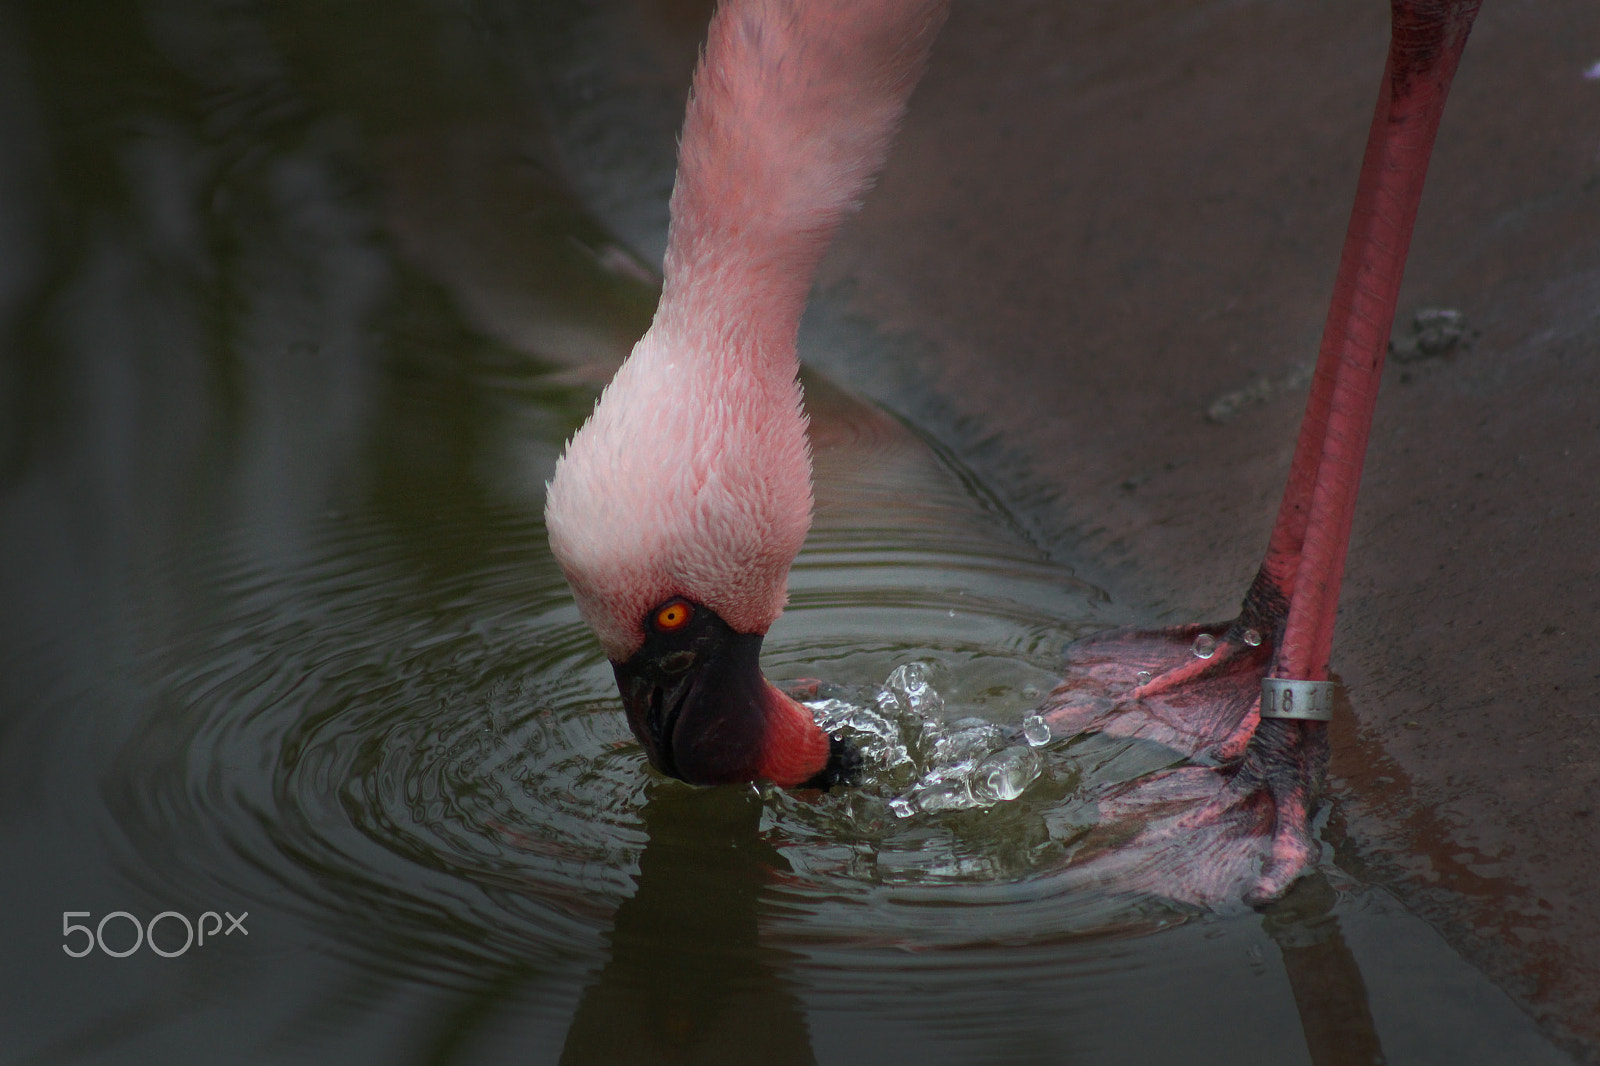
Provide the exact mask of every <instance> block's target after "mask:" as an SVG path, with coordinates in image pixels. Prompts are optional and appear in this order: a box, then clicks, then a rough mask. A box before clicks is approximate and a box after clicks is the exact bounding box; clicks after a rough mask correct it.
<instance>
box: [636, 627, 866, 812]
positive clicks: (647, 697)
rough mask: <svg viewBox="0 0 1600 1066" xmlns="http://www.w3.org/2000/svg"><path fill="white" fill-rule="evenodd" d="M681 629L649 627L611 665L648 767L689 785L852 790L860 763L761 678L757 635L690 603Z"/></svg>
mask: <svg viewBox="0 0 1600 1066" xmlns="http://www.w3.org/2000/svg"><path fill="white" fill-rule="evenodd" d="M691 606H692V607H693V612H692V613H693V617H692V619H691V620H690V621H689V622H688V623H687V624H685V625H683V626H682V627H681V628H680V629H675V630H673V631H670V632H663V631H660V630H658V629H655V628H652V627H650V626H647V627H646V633H647V635H646V638H645V642H644V644H643V646H642V647H640V648H639V650H638V651H636V652H634V654H633V656H632V657H631V658H629V659H628V660H627V661H626V662H621V663H619V662H613V663H612V664H611V666H612V669H613V670H614V671H615V673H616V676H617V687H618V688H619V689H621V690H622V704H623V707H624V708H625V709H626V711H627V713H628V725H629V726H631V727H632V729H633V733H634V736H636V737H638V738H639V743H641V744H643V745H644V750H645V753H646V754H647V755H649V757H650V762H651V764H652V765H654V766H655V768H656V769H658V770H660V771H661V772H662V773H664V774H668V775H670V776H672V777H676V778H678V779H680V780H683V781H687V782H689V783H690V784H695V785H720V784H729V783H733V782H743V781H771V782H772V783H773V784H775V785H780V786H782V787H785V788H794V787H803V788H828V787H831V786H832V785H835V784H848V783H851V782H852V780H853V778H854V775H855V771H856V768H857V765H858V763H859V759H858V758H857V757H856V755H855V753H854V751H852V750H851V749H850V748H849V747H848V746H847V745H845V744H844V742H843V741H839V740H833V739H831V738H830V737H829V736H828V735H827V734H826V733H825V732H823V731H822V729H821V728H820V727H819V726H818V725H817V724H816V722H815V721H814V720H813V719H812V717H811V713H810V712H809V711H807V710H806V709H805V708H804V707H802V706H800V705H799V704H798V703H796V702H795V701H794V700H792V699H790V698H789V697H788V696H785V695H784V694H783V693H781V692H779V691H778V690H777V689H776V688H774V687H773V686H772V684H771V683H770V682H769V681H767V679H766V678H765V677H763V676H762V674H761V665H760V657H761V640H762V636H761V634H759V633H736V632H734V631H733V629H732V628H730V627H729V626H728V624H727V623H726V622H724V621H723V620H722V619H721V618H719V617H717V615H716V613H715V612H713V611H710V610H708V609H707V608H704V607H699V606H694V605H691Z"/></svg>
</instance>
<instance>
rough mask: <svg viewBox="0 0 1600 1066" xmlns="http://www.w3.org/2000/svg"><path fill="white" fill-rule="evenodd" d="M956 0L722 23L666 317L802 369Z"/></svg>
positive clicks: (834, 3) (706, 84)
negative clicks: (805, 349)
mask: <svg viewBox="0 0 1600 1066" xmlns="http://www.w3.org/2000/svg"><path fill="white" fill-rule="evenodd" d="M945 8H946V0H752V2H749V3H742V4H737V5H734V4H725V5H724V7H723V9H722V10H719V12H718V14H717V17H716V18H715V19H713V20H712V23H711V27H710V33H709V36H708V39H707V43H706V52H705V57H704V59H703V60H702V62H701V64H700V68H699V70H698V71H697V72H696V76H695V84H694V90H693V94H692V96H691V97H690V100H689V107H688V113H687V115H686V116H685V119H684V127H683V139H682V146H681V149H680V151H679V162H678V179H677V184H676V185H675V186H674V188H673V193H672V224H671V229H670V231H669V235H668V241H667V255H666V262H665V265H664V274H665V285H664V287H663V290H662V296H661V305H660V307H659V309H658V311H657V313H656V325H655V328H656V329H657V330H660V331H662V332H663V334H664V335H666V336H669V337H673V338H676V339H679V340H682V341H685V342H687V343H689V344H692V345H697V346H700V347H702V348H703V349H705V350H709V351H712V352H716V351H725V352H728V354H729V355H731V356H732V357H734V358H735V359H737V360H739V361H741V362H744V361H753V362H754V363H756V364H758V365H762V366H765V367H767V368H768V369H770V370H771V371H774V372H778V373H782V374H784V375H786V376H791V377H792V375H793V373H794V346H795V336H796V333H797V332H798V330H799V325H800V315H801V312H802V311H803V310H804V307H805V301H806V295H807V293H808V292H809V290H810V287H811V280H812V277H813V276H814V274H815V272H816V268H817V264H818V262H819V261H820V260H821V258H822V255H823V252H824V251H826V249H827V247H828V244H829V242H830V241H831V240H832V238H833V234H834V231H835V230H836V229H837V228H838V225H839V223H840V221H841V220H842V219H843V218H844V217H845V215H846V214H848V213H849V212H850V211H851V210H853V209H854V208H855V207H856V205H857V203H858V202H859V200H860V198H861V197H862V195H863V194H864V193H865V192H866V190H867V186H868V185H869V183H870V182H871V180H872V178H873V176H874V175H875V174H876V173H877V172H878V170H879V169H880V168H881V167H882V166H883V162H884V159H885V157H886V156H887V154H888V150H889V142H890V139H891V137H892V136H893V133H894V129H895V127H896V125H897V124H898V123H899V120H900V117H901V115H902V114H903V112H904V111H905V106H906V101H907V100H908V99H909V98H910V95H911V92H912V89H913V88H914V87H915V85H916V82H917V79H918V77H919V76H920V74H921V71H922V68H923V66H924V65H925V62H926V59H927V54H928V49H929V46H930V45H931V44H932V41H933V38H934V36H935V34H936V33H937V31H938V28H939V25H940V23H941V22H942V21H943V19H944V14H945Z"/></svg>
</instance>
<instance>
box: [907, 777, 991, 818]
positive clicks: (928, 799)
mask: <svg viewBox="0 0 1600 1066" xmlns="http://www.w3.org/2000/svg"><path fill="white" fill-rule="evenodd" d="M916 797H917V808H918V809H919V810H923V811H928V812H930V813H932V812H933V811H959V810H962V809H964V808H967V807H975V806H977V804H978V801H977V800H974V799H973V798H972V790H971V789H970V788H968V787H967V783H966V781H964V780H962V779H961V778H959V777H956V778H950V779H948V780H943V781H935V782H934V783H933V784H931V785H928V786H927V787H926V788H920V789H918V790H917V792H916Z"/></svg>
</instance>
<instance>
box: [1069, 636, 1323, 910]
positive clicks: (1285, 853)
mask: <svg viewBox="0 0 1600 1066" xmlns="http://www.w3.org/2000/svg"><path fill="white" fill-rule="evenodd" d="M1271 658H1272V649H1271V647H1270V646H1268V645H1267V644H1266V642H1265V641H1264V640H1263V639H1262V637H1261V635H1260V631H1258V630H1254V629H1252V628H1251V627H1248V626H1245V625H1243V624H1241V622H1239V621H1235V622H1224V623H1217V624H1210V625H1190V626H1173V627H1169V628H1165V629H1155V630H1139V629H1118V630H1112V631H1110V632H1107V633H1101V634H1097V635H1095V636H1092V637H1088V638H1085V639H1084V640H1080V641H1076V642H1074V643H1073V644H1070V645H1068V647H1067V649H1066V663H1065V668H1064V679H1063V680H1062V682H1061V684H1060V685H1058V686H1057V687H1056V688H1055V690H1054V691H1052V692H1051V693H1050V695H1049V697H1047V698H1046V700H1045V702H1044V704H1043V706H1042V707H1041V708H1040V709H1039V714H1040V715H1041V716H1042V717H1043V718H1044V719H1045V721H1046V722H1048V723H1049V724H1050V727H1051V731H1052V732H1054V733H1056V734H1057V735H1074V734H1080V733H1086V732H1098V733H1104V734H1108V735H1112V736H1121V737H1130V738H1133V737H1137V738H1140V739H1143V740H1149V741H1153V742H1156V743H1159V744H1162V745H1164V746H1166V747H1168V748H1171V749H1173V751H1175V752H1176V753H1178V754H1180V755H1182V756H1184V757H1186V758H1188V759H1190V760H1191V765H1189V766H1186V767H1180V768H1178V769H1176V770H1171V771H1168V772H1166V773H1164V774H1158V775H1155V776H1152V777H1148V778H1145V779H1142V780H1140V781H1137V782H1133V783H1130V784H1128V785H1126V786H1123V787H1122V788H1120V789H1118V790H1117V791H1116V792H1114V793H1112V794H1111V795H1109V796H1107V797H1105V798H1104V799H1102V800H1101V802H1100V814H1101V817H1102V822H1101V825H1100V827H1099V828H1097V829H1096V831H1095V832H1094V833H1093V834H1091V838H1090V839H1089V840H1088V841H1086V842H1085V847H1084V849H1083V850H1082V851H1080V854H1079V860H1078V861H1079V862H1081V863H1084V864H1086V866H1085V869H1086V872H1097V873H1100V874H1103V875H1106V876H1108V877H1112V878H1114V880H1115V881H1116V883H1117V884H1118V885H1119V886H1120V887H1123V888H1133V889H1136V890H1140V891H1147V892H1152V893H1154V894H1157V895H1161V896H1165V897H1167V898H1169V899H1174V900H1178V901H1180V902H1187V903H1193V904H1196V905H1199V906H1220V905H1224V904H1227V903H1229V902H1232V901H1234V900H1238V899H1240V898H1243V899H1244V901H1245V902H1246V903H1248V904H1251V905H1253V906H1259V905H1262V904H1265V903H1269V902H1271V901H1272V900H1274V899H1277V898H1278V897H1279V896H1281V895H1282V894H1283V893H1284V892H1285V891H1286V890H1287V889H1288V887H1289V886H1290V885H1291V884H1292V883H1293V882H1294V881H1295V879H1296V878H1298V877H1299V876H1300V875H1301V874H1302V873H1304V872H1305V871H1306V869H1307V868H1308V867H1309V866H1310V864H1311V862H1312V860H1313V858H1314V856H1315V854H1316V846H1315V843H1314V841H1313V838H1312V833H1311V817H1312V814H1313V812H1314V811H1315V809H1316V799H1317V796H1318V794H1319V793H1320V791H1321V787H1322V780H1323V776H1324V773H1325V771H1326V768H1327V763H1328V742H1327V729H1326V726H1325V725H1324V724H1323V723H1321V722H1302V721H1294V720H1286V719H1272V718H1269V719H1266V720H1262V719H1261V717H1260V703H1261V678H1262V676H1263V674H1264V673H1265V672H1266V671H1267V669H1268V666H1269V664H1270V662H1271Z"/></svg>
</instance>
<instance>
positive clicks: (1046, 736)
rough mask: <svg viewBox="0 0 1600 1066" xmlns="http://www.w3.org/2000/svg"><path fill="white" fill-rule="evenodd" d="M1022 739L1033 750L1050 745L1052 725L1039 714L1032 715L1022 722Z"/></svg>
mask: <svg viewBox="0 0 1600 1066" xmlns="http://www.w3.org/2000/svg"><path fill="white" fill-rule="evenodd" d="M1022 739H1023V740H1026V741H1027V742H1028V746H1029V747H1031V748H1037V747H1039V746H1040V745H1041V744H1048V743H1050V723H1049V722H1046V721H1045V720H1044V719H1043V718H1041V717H1039V716H1038V715H1037V714H1030V715H1029V716H1028V717H1026V718H1024V719H1023V720H1022Z"/></svg>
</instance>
